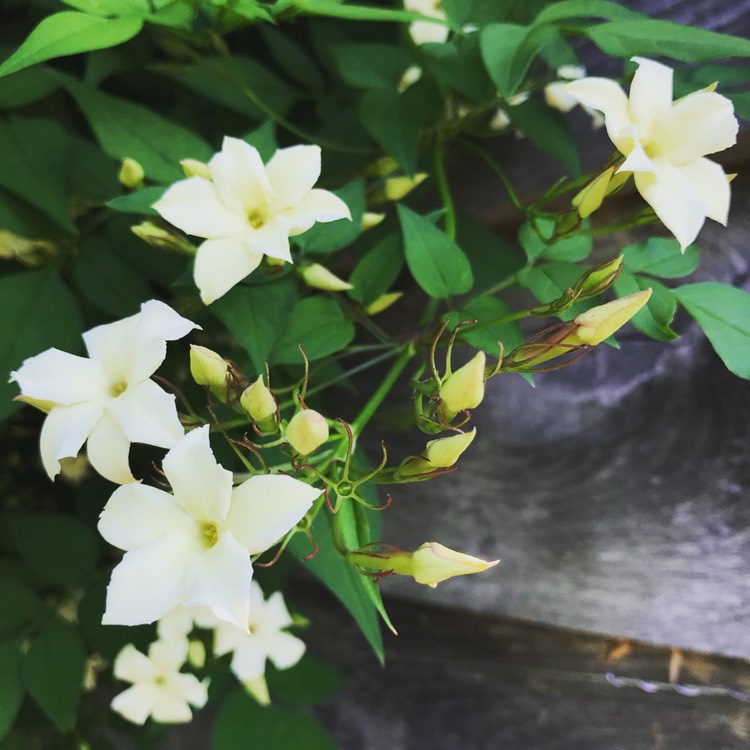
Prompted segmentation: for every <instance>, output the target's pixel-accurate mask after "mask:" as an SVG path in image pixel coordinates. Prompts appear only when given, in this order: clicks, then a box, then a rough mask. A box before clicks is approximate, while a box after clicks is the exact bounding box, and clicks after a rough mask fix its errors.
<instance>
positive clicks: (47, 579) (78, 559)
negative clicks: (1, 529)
mask: <svg viewBox="0 0 750 750" xmlns="http://www.w3.org/2000/svg"><path fill="white" fill-rule="evenodd" d="M5 521H6V523H7V524H8V525H9V527H10V530H11V534H12V537H13V542H14V544H15V547H16V550H17V552H18V553H19V554H20V556H21V559H22V560H23V561H24V562H25V563H26V565H27V566H28V568H29V570H31V571H32V572H33V573H34V575H36V576H38V578H39V579H40V580H41V581H43V582H44V583H51V584H59V585H67V586H72V585H75V584H81V583H85V582H86V580H87V579H88V578H89V577H90V576H91V575H92V574H93V573H94V571H95V570H96V560H97V540H96V537H95V536H94V534H93V532H92V531H91V530H90V529H89V527H88V526H86V524H84V523H82V522H81V521H79V520H78V519H76V518H72V517H71V516H66V515H63V514H62V513H44V512H32V511H13V512H9V513H7V515H6V516H5Z"/></svg>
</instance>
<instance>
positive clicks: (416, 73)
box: [396, 65, 422, 94]
mask: <svg viewBox="0 0 750 750" xmlns="http://www.w3.org/2000/svg"><path fill="white" fill-rule="evenodd" d="M421 77H422V68H420V67H419V65H410V66H409V67H408V68H407V69H406V70H405V71H404V72H403V74H402V75H401V78H399V80H398V83H397V84H396V91H398V93H399V94H403V93H404V91H406V89H408V88H409V86H413V85H414V84H415V83H416V82H417V81H418V80H419V79H420V78H421Z"/></svg>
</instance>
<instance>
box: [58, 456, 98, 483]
mask: <svg viewBox="0 0 750 750" xmlns="http://www.w3.org/2000/svg"><path fill="white" fill-rule="evenodd" d="M90 470H91V464H90V463H89V459H88V457H87V456H84V455H81V456H68V457H67V458H61V459H60V476H62V478H63V480H64V481H66V482H69V483H70V484H80V483H81V482H82V481H83V480H84V479H85V478H86V477H87V476H88V475H89V473H90Z"/></svg>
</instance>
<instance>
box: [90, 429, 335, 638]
mask: <svg viewBox="0 0 750 750" xmlns="http://www.w3.org/2000/svg"><path fill="white" fill-rule="evenodd" d="M162 466H163V468H164V474H165V476H166V478H167V481H168V482H169V483H170V484H171V486H172V491H173V493H174V494H172V495H170V494H169V493H167V492H164V491H163V490H159V489H156V488H155V487H147V486H146V485H143V484H127V485H124V486H122V487H120V488H119V489H118V490H116V491H115V492H114V494H113V495H112V497H111V498H110V499H109V502H108V503H107V505H106V506H105V507H104V510H103V511H102V514H101V518H100V520H99V531H100V533H101V535H102V536H103V537H104V538H105V539H106V540H107V541H108V542H109V543H110V544H113V545H114V546H115V547H119V548H120V549H122V550H125V552H126V554H125V556H124V557H123V558H122V560H121V562H120V563H119V564H118V565H117V566H116V567H115V569H114V571H113V572H112V580H111V581H110V584H109V587H108V589H107V605H106V610H105V612H104V617H103V620H102V622H104V623H105V624H107V625H141V624H146V623H150V622H154V620H157V619H159V618H161V617H163V615H165V614H166V613H167V612H169V611H170V610H171V609H173V608H174V607H177V606H179V605H185V606H189V607H200V606H203V607H209V608H210V609H211V610H212V611H213V613H214V614H215V615H216V616H217V617H218V618H220V619H222V620H227V621H229V622H232V623H234V624H235V625H236V626H237V627H239V628H246V627H247V622H248V619H247V618H248V614H249V608H250V598H249V592H250V581H251V579H252V575H253V567H252V563H251V560H250V556H251V555H255V554H258V553H260V552H264V551H265V550H267V549H268V548H269V547H271V546H273V545H274V544H275V543H276V542H277V541H278V540H279V539H281V537H283V536H284V535H285V534H286V533H287V532H288V531H290V530H291V529H292V528H293V527H294V526H295V525H296V524H297V522H298V521H299V520H300V519H301V518H302V517H303V516H304V515H305V513H307V511H308V509H309V508H310V506H311V505H312V502H313V500H314V499H315V498H316V497H318V495H320V492H321V491H320V490H318V489H315V488H314V487H310V486H309V485H307V484H305V483H304V482H300V481H299V480H297V479H293V478H292V477H288V476H285V475H275V474H274V475H271V474H261V475H256V476H253V477H251V478H250V479H248V480H247V481H245V482H243V483H242V484H240V485H238V486H237V487H235V488H234V489H233V488H232V473H231V472H230V471H227V470H226V469H224V468H223V467H222V466H220V465H219V464H218V463H217V462H216V459H215V458H214V455H213V453H212V452H211V446H210V444H209V441H208V427H207V426H206V427H201V428H199V429H196V430H193V431H192V432H190V433H188V434H187V435H186V436H185V437H184V438H182V440H180V441H179V442H178V443H177V445H175V446H174V448H172V450H170V451H169V453H168V454H167V455H166V457H165V458H164V461H163V463H162Z"/></svg>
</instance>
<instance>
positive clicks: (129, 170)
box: [117, 156, 146, 190]
mask: <svg viewBox="0 0 750 750" xmlns="http://www.w3.org/2000/svg"><path fill="white" fill-rule="evenodd" d="M145 176H146V173H145V172H144V171H143V167H142V166H141V165H140V164H139V163H138V162H137V161H136V160H135V159H131V158H130V157H129V156H126V157H125V158H124V159H123V160H122V166H121V167H120V172H119V174H118V175H117V179H118V180H119V181H120V184H121V185H123V186H124V187H126V188H129V189H131V190H134V189H135V188H139V187H141V185H143V178H144V177H145Z"/></svg>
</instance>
